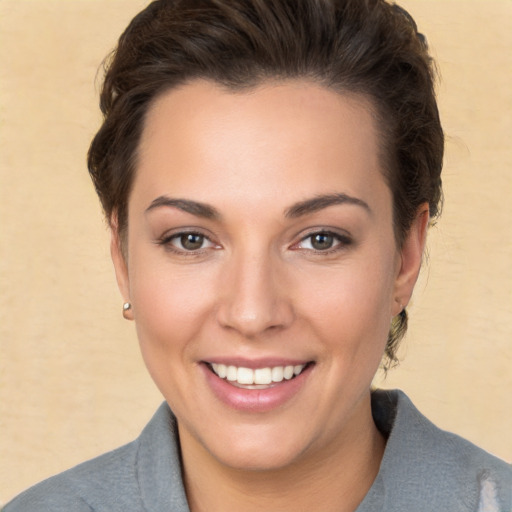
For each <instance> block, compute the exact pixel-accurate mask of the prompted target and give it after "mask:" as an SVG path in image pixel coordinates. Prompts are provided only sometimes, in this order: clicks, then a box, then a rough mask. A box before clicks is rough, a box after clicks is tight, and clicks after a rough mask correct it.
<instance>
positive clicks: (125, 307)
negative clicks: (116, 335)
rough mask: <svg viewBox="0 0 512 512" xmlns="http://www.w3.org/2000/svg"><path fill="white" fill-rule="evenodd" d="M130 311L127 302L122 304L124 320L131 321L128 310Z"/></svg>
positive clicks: (130, 307)
mask: <svg viewBox="0 0 512 512" xmlns="http://www.w3.org/2000/svg"><path fill="white" fill-rule="evenodd" d="M131 309H132V305H131V304H130V303H129V302H125V303H124V304H123V317H124V318H126V320H131V315H130V313H129V312H130V310H131Z"/></svg>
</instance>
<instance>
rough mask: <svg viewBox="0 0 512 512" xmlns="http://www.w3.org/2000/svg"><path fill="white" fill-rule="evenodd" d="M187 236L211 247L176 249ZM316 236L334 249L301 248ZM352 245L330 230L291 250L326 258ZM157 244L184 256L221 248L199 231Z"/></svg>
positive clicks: (317, 233) (187, 232)
mask: <svg viewBox="0 0 512 512" xmlns="http://www.w3.org/2000/svg"><path fill="white" fill-rule="evenodd" d="M187 235H193V236H197V237H200V238H201V239H202V244H201V245H203V244H204V242H208V243H209V244H210V245H209V246H208V247H201V248H199V249H196V250H188V249H186V248H179V247H176V246H175V245H173V243H172V242H173V241H174V240H179V239H181V238H183V237H185V236H187ZM315 236H324V237H332V238H333V242H334V245H333V246H332V247H328V248H327V249H325V250H322V249H315V248H314V247H310V248H304V247H299V245H300V244H302V243H303V242H305V241H306V240H312V239H313V237H315ZM352 243H353V241H352V239H351V238H350V237H349V236H347V235H341V234H339V233H335V232H333V231H329V230H318V231H313V232H311V233H308V234H307V235H306V236H304V237H303V238H301V239H300V241H299V242H297V243H295V244H293V245H292V246H291V249H292V250H297V251H304V252H308V253H311V254H314V255H321V256H324V255H328V254H332V253H336V252H339V251H342V250H344V249H346V248H347V247H348V246H350V245H351V244H352ZM157 244H158V245H160V246H163V247H164V248H165V249H166V250H167V251H170V252H174V253H177V254H180V255H184V256H198V255H201V254H202V253H204V251H205V250H207V249H209V248H211V247H214V248H215V247H219V246H218V245H215V244H214V242H212V241H211V240H210V238H208V236H206V235H204V234H203V233H201V232H198V231H180V232H178V233H173V234H172V235H168V236H163V237H162V238H160V239H159V240H157ZM310 245H312V244H311V242H310Z"/></svg>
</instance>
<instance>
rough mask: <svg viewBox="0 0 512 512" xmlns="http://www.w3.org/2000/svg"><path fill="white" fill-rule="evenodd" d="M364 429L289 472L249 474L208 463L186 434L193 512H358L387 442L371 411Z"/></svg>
mask: <svg viewBox="0 0 512 512" xmlns="http://www.w3.org/2000/svg"><path fill="white" fill-rule="evenodd" d="M366 411H367V414H366V418H365V421H364V427H363V428H362V425H361V423H360V422H357V424H356V425H352V426H351V427H347V429H346V430H345V431H344V432H343V433H341V434H340V435H339V436H338V437H337V438H336V439H334V440H333V441H332V442H331V443H329V444H328V445H326V446H324V447H323V449H322V450H318V451H315V453H313V454H309V453H308V454H303V456H301V457H300V458H299V459H298V460H296V461H294V462H293V463H291V464H289V465H287V466H286V467H282V468H277V469H270V470H260V471H254V470H244V469H238V468H232V467H228V466H226V465H224V464H222V462H220V461H219V460H217V459H216V458H214V457H213V456H212V455H211V454H209V453H208V455H207V456H206V457H205V450H204V448H203V447H201V448H200V449H197V448H198V446H197V445H196V446H194V442H193V441H192V442H191V439H190V438H188V436H187V434H186V433H183V434H182V432H181V430H180V437H181V445H182V452H183V469H184V481H185V488H186V492H187V497H188V500H189V506H190V510H191V512H223V511H225V510H244V512H256V511H258V512H260V511H261V510H272V511H273V512H287V511H294V512H295V511H297V510H310V511H316V510H318V511H319V512H320V511H321V512H331V511H333V512H334V511H336V512H353V511H354V510H355V509H356V508H357V506H358V505H359V504H360V503H361V501H362V500H363V498H364V497H365V495H366V493H367V492H368V490H369V489H370V487H371V485H372V483H373V481H374V480H375V477H376V476H377V473H378V471H379V466H380V462H381V459H382V456H383V454H384V447H385V441H384V438H383V437H382V435H381V434H380V432H379V431H378V430H377V428H376V427H375V424H374V423H373V419H372V418H371V409H370V404H369V397H368V404H367V407H366Z"/></svg>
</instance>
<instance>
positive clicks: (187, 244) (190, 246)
mask: <svg viewBox="0 0 512 512" xmlns="http://www.w3.org/2000/svg"><path fill="white" fill-rule="evenodd" d="M204 241H205V237H204V236H203V235H199V234H197V233H184V234H183V235H180V236H179V244H180V245H181V247H182V248H183V249H185V250H186V251H197V250H198V249H201V248H202V247H203V244H204Z"/></svg>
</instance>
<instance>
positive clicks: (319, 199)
mask: <svg viewBox="0 0 512 512" xmlns="http://www.w3.org/2000/svg"><path fill="white" fill-rule="evenodd" d="M342 204H349V205H355V206H360V207H361V208H363V209H365V210H366V211H367V212H368V213H372V210H371V208H370V207H369V206H368V203H366V202H365V201H363V200H362V199H359V198H357V197H352V196H349V195H348V194H342V193H341V194H340V193H338V194H325V195H320V196H315V197H313V198H311V199H306V200H305V201H300V202H298V203H295V204H293V205H292V206H290V207H289V208H287V209H286V210H285V212H284V215H285V217H287V218H292V219H294V218H297V217H302V216H303V215H308V214H311V213H315V212H317V211H320V210H323V209H324V208H328V207H330V206H336V205H342ZM161 207H168V208H178V209H179V210H182V211H184V212H186V213H190V214H191V215H195V216H197V217H203V218H205V219H212V220H220V219H221V218H222V216H221V214H220V213H219V211H218V210H217V209H216V208H214V207H213V206H211V205H209V204H206V203H201V202H198V201H192V200H190V199H177V198H172V197H168V196H159V197H157V198H156V199H154V200H153V201H151V204H150V205H149V206H148V207H147V208H146V213H147V212H150V211H151V210H154V209H156V208H161Z"/></svg>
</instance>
